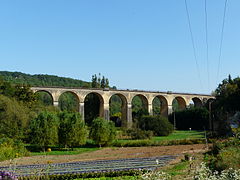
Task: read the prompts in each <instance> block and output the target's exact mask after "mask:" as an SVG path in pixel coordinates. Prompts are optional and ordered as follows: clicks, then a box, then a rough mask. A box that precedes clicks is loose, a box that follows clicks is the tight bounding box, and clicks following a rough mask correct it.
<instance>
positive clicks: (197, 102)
mask: <svg viewBox="0 0 240 180" xmlns="http://www.w3.org/2000/svg"><path fill="white" fill-rule="evenodd" d="M192 101H193V103H194V107H202V106H203V103H202V101H201V99H200V98H198V97H194V98H192Z"/></svg>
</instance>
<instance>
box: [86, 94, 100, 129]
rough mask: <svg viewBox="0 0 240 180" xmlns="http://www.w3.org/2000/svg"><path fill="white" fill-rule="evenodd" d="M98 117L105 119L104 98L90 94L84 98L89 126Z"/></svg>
mask: <svg viewBox="0 0 240 180" xmlns="http://www.w3.org/2000/svg"><path fill="white" fill-rule="evenodd" d="M97 117H102V118H104V98H103V96H102V95H101V94H99V93H97V92H90V93H88V94H86V95H85V97H84V118H85V122H87V123H88V124H90V123H91V121H92V120H93V119H95V118H97Z"/></svg>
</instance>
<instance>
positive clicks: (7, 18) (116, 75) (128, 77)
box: [0, 0, 240, 94]
mask: <svg viewBox="0 0 240 180" xmlns="http://www.w3.org/2000/svg"><path fill="white" fill-rule="evenodd" d="M224 1H225V0H207V2H208V28H209V29H208V30H209V31H208V36H209V62H208V63H207V60H206V43H205V16H204V0H194V1H193V0H188V7H189V13H190V19H191V23H192V30H193V36H194V40H195V45H196V52H197V60H198V64H199V74H200V79H199V77H198V71H197V67H196V63H195V59H194V55H193V49H192V44H191V37H190V33H189V28H188V22H187V16H186V11H185V5H184V0H50V1H49V0H35V1H32V0H21V1H19V0H1V1H0V61H1V65H0V70H6V71H21V72H24V73H29V74H52V75H58V76H65V77H72V78H76V79H82V80H86V81H90V79H91V76H92V75H93V74H97V73H99V72H100V73H101V74H103V75H105V76H106V77H108V78H109V79H110V84H111V85H115V86H117V87H118V88H121V89H142V90H158V91H174V92H190V93H207V94H209V93H211V91H213V90H214V89H215V88H216V86H217V84H218V83H219V82H220V81H221V80H222V79H224V78H226V77H227V76H228V74H231V75H232V77H236V76H238V75H239V67H240V61H239V57H240V21H239V17H240V1H239V0H228V6H227V14H226V23H225V29H224V40H223V48H222V58H221V64H220V69H219V70H220V71H219V72H220V73H219V76H218V78H217V69H218V56H219V44H220V35H221V26H222V16H223V9H224ZM207 65H208V66H209V78H210V81H209V82H210V83H209V85H208V75H207ZM200 81H201V83H200ZM201 84H202V85H201Z"/></svg>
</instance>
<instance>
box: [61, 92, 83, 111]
mask: <svg viewBox="0 0 240 180" xmlns="http://www.w3.org/2000/svg"><path fill="white" fill-rule="evenodd" d="M79 103H80V99H79V97H78V95H77V94H76V93H75V92H73V91H62V92H61V94H60V95H59V97H58V106H59V108H60V109H61V110H67V111H74V112H79Z"/></svg>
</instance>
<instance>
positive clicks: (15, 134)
mask: <svg viewBox="0 0 240 180" xmlns="http://www.w3.org/2000/svg"><path fill="white" fill-rule="evenodd" d="M0 110H1V113H0V132H1V134H0V137H8V138H13V139H23V138H24V132H25V130H26V128H27V124H28V120H29V116H28V114H27V108H26V107H25V106H24V105H22V104H21V103H19V102H17V101H16V100H14V99H10V98H8V97H6V96H3V95H0Z"/></svg>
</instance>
